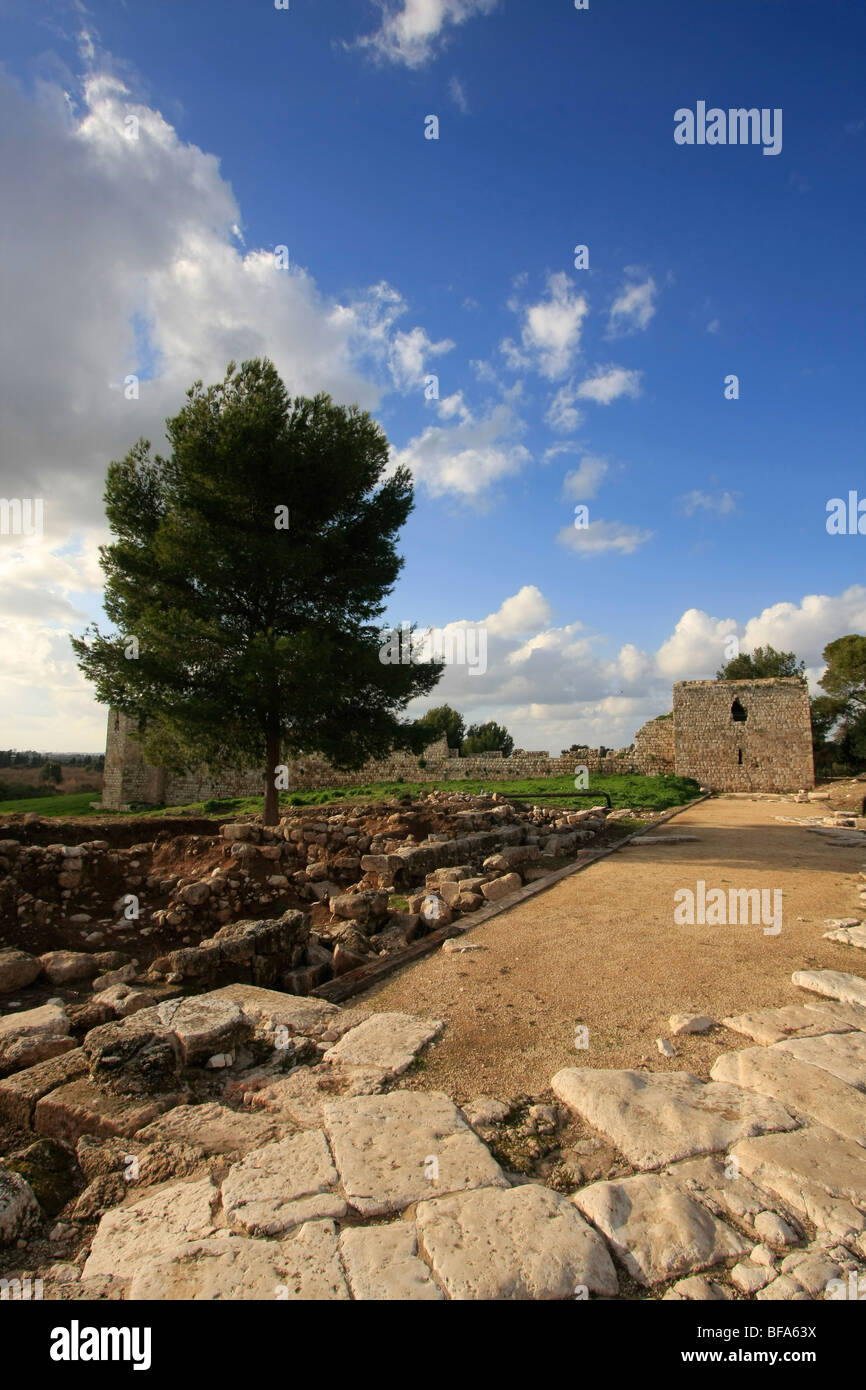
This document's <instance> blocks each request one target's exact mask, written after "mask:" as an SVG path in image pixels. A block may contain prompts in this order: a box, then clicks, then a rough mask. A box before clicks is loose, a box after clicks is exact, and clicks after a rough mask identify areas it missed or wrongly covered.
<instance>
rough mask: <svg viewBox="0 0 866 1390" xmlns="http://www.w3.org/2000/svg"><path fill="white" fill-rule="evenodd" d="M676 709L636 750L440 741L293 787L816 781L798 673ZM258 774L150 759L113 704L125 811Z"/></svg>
mask: <svg viewBox="0 0 866 1390" xmlns="http://www.w3.org/2000/svg"><path fill="white" fill-rule="evenodd" d="M673 706H674V707H673V712H672V713H671V714H667V715H662V716H660V717H659V718H657V719H651V720H650V721H649V722H648V723H646V724H644V725H643V727H642V728H640V729H638V731H637V733H636V734H635V741H634V745H633V746H632V747H631V748H624V749H619V750H617V751H613V750H610V749H606V748H594V749H592V748H581V749H579V751H576V752H572V751H568V750H564V751H563V752H562V753H561V754H560V755H559V757H551V756H550V755H549V754H548V753H546V752H526V751H524V750H523V749H517V750H515V752H514V753H513V754H512V755H511V757H510V758H508V759H503V757H502V755H501V753H484V754H482V755H480V756H478V757H472V758H461V757H459V756H458V753H457V750H456V749H454V748H449V747H448V746H447V744H446V742H445V740H444V739H441V740H439V742H437V743H434V744H431V745H430V747H429V748H428V749H427V750H426V752H425V753H424V754H423V755H422V756H421V757H416V756H415V755H413V754H410V753H395V754H392V756H391V757H389V758H386V759H383V760H382V761H379V762H370V763H367V764H366V765H365V766H364V767H363V768H361V769H360V770H359V771H357V772H340V771H337V770H335V769H334V768H333V767H331V765H330V764H329V763H328V762H327V761H326V760H325V759H324V758H321V757H319V756H318V754H308V755H305V756H302V757H298V758H294V759H290V760H288V769H289V786H290V788H291V789H293V790H297V791H309V790H315V789H316V788H320V787H328V786H341V785H342V786H363V785H364V784H366V783H367V782H392V781H397V780H399V779H403V780H404V781H407V782H434V781H451V780H454V781H457V780H460V779H463V778H480V779H482V780H486V779H490V780H491V781H493V780H496V781H502V780H504V779H505V778H508V779H512V778H526V777H564V776H573V775H574V773H575V770H576V768H578V767H581V766H583V767H586V768H587V769H588V770H589V772H591V773H595V774H599V775H603V776H613V775H615V774H620V773H640V774H648V775H658V774H662V773H676V774H677V775H678V776H681V777H694V778H695V779H696V780H697V781H698V782H700V783H701V785H702V786H706V787H710V788H712V789H713V790H714V791H771V792H772V791H796V790H798V789H800V788H801V787H802V788H808V787H812V786H814V766H813V761H812V727H811V718H810V710H809V695H808V690H807V687H806V685H805V683H804V682H803V681H801V680H799V679H797V678H796V677H788V678H784V679H778V680H752V681H713V680H702V681H678V682H677V683H676V684H675V685H674V687H673ZM261 791H262V773H261V772H260V771H258V770H254V771H243V770H242V771H239V770H233V769H223V770H219V771H215V770H213V769H207V768H202V767H199V768H192V769H189V770H188V771H186V772H182V773H176V772H172V771H170V770H168V769H166V768H164V767H158V766H155V765H153V764H151V763H149V762H148V761H147V759H146V758H145V755H144V750H143V748H142V746H141V743H140V742H139V741H138V739H137V737H136V726H135V721H134V720H132V719H130V718H128V717H127V716H126V715H123V714H120V713H119V712H118V711H116V710H111V711H110V712H109V716H108V737H107V742H106V751H105V775H104V782H103V795H102V804H103V806H104V807H105V808H106V809H107V810H112V811H119V810H123V809H125V808H128V807H130V806H134V805H165V806H183V805H186V804H189V803H191V802H194V801H204V800H207V799H209V798H213V799H223V798H230V797H241V796H259V795H261Z"/></svg>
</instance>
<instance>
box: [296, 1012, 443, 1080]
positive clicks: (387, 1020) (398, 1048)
mask: <svg viewBox="0 0 866 1390" xmlns="http://www.w3.org/2000/svg"><path fill="white" fill-rule="evenodd" d="M444 1027H445V1024H444V1023H443V1022H442V1021H441V1020H440V1019H437V1018H416V1017H415V1016H414V1015H413V1014H401V1013H382V1014H371V1015H370V1017H369V1018H367V1019H365V1021H364V1022H363V1023H359V1024H358V1026H357V1028H352V1029H350V1030H349V1032H348V1033H344V1034H343V1036H342V1037H341V1038H340V1040H339V1042H336V1043H335V1044H334V1046H333V1047H331V1048H329V1049H328V1051H327V1052H326V1053H325V1056H324V1059H323V1060H324V1061H326V1062H336V1063H339V1064H340V1065H341V1066H343V1067H362V1068H365V1069H377V1070H381V1071H382V1072H384V1073H385V1075H386V1076H389V1077H391V1076H401V1075H402V1073H403V1072H404V1071H407V1070H408V1068H409V1067H410V1066H411V1065H412V1063H413V1061H414V1060H415V1058H416V1056H417V1055H418V1053H419V1052H420V1051H421V1048H422V1047H424V1046H426V1044H427V1043H429V1042H432V1041H433V1039H434V1038H435V1037H438V1035H439V1034H440V1033H441V1032H442V1029H443V1028H444Z"/></svg>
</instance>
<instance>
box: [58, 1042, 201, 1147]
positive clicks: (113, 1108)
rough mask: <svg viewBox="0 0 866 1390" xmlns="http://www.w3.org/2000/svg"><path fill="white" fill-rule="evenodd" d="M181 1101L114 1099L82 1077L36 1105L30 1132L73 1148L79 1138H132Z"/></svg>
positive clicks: (156, 1098) (153, 1098) (141, 1098)
mask: <svg viewBox="0 0 866 1390" xmlns="http://www.w3.org/2000/svg"><path fill="white" fill-rule="evenodd" d="M71 1055H72V1054H70V1056H71ZM61 1060H62V1059H61ZM180 1099H181V1097H180V1096H177V1095H173V1096H172V1095H168V1096H164V1095H160V1096H141V1097H138V1096H117V1095H113V1094H110V1093H108V1092H106V1091H103V1090H101V1089H100V1088H99V1087H98V1086H95V1085H94V1084H93V1082H91V1081H88V1080H87V1079H86V1078H83V1077H82V1078H81V1079H80V1080H78V1081H70V1082H69V1083H68V1084H67V1085H64V1086H58V1087H56V1088H54V1089H53V1090H51V1091H49V1092H48V1094H47V1095H44V1096H42V1097H41V1098H40V1099H39V1100H38V1101H37V1102H36V1107H35V1110H34V1113H33V1128H34V1129H35V1130H36V1132H37V1134H44V1135H46V1137H48V1138H51V1139H62V1140H63V1141H64V1143H66V1144H76V1143H77V1142H78V1140H79V1139H80V1138H81V1136H82V1134H95V1135H100V1136H101V1137H103V1138H107V1137H109V1136H110V1135H119V1136H121V1137H123V1138H131V1137H132V1135H133V1134H137V1133H138V1131H139V1130H140V1129H143V1128H144V1126H145V1125H147V1124H150V1122H151V1120H155V1119H156V1117H157V1116H158V1115H161V1114H162V1113H163V1111H165V1110H167V1109H169V1107H170V1106H173V1105H176V1104H177V1103H178V1101H179V1100H180Z"/></svg>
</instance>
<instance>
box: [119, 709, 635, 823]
mask: <svg viewBox="0 0 866 1390" xmlns="http://www.w3.org/2000/svg"><path fill="white" fill-rule="evenodd" d="M133 728H134V724H133V721H131V720H130V719H128V718H127V717H126V716H125V715H122V714H118V713H117V712H116V711H114V710H112V711H111V712H110V714H109V720H108V740H107V746H106V756H105V777H104V781H103V793H102V804H103V806H104V807H106V809H107V810H111V811H118V810H121V809H122V808H123V807H124V806H130V805H133V804H136V803H142V804H148V805H158V804H163V805H166V806H185V805H188V804H190V803H191V802H194V801H206V800H209V799H215V800H219V799H222V798H227V797H242V796H261V794H262V782H263V774H262V773H261V772H260V771H253V772H249V771H243V770H236V769H231V768H226V769H225V770H224V771H221V772H211V771H208V769H206V768H193V769H190V770H189V771H187V772H183V773H174V772H170V771H168V770H166V769H164V768H157V767H153V766H151V765H150V764H149V763H147V762H146V760H145V758H144V753H143V751H142V747H141V744H140V743H138V741H137V740H136V738H135V737H134V735H133V732H132V731H133ZM422 763H423V764H424V765H423V766H421V764H422ZM287 766H288V769H289V778H288V780H289V789H290V790H294V791H315V790H317V789H319V788H321V787H333V786H356V787H360V786H365V785H366V784H367V783H368V782H394V781H398V780H399V779H401V778H402V779H403V781H406V782H441V781H461V780H463V779H466V778H474V779H479V780H487V779H489V780H490V781H503V780H505V779H508V780H509V781H510V780H512V779H516V778H527V777H573V776H574V773H575V769H576V768H577V767H579V766H585V767H587V768H588V769H589V771H590V772H591V773H593V774H600V775H602V776H614V775H616V774H618V773H640V772H645V771H646V772H649V771H653V770H655V769H654V768H652V767H650V766H649V764H648V762H647V761H646V760H643V759H641V758H640V757H638V755H637V754H636V753H635V751H634V750H632V749H627V748H626V749H621V750H619V751H618V752H613V751H611V750H606V749H605V750H600V749H597V748H596V749H589V748H588V749H583V750H581V751H580V752H579V753H562V754H561V755H560V756H559V757H558V758H553V757H550V756H549V754H547V753H544V752H523V751H521V750H518V751H516V752H515V753H513V754H512V756H511V757H510V758H503V757H502V755H501V753H498V752H497V753H485V754H482V755H479V756H478V757H474V758H460V757H458V756H457V755H456V749H453V748H448V746H447V744H446V743H445V741H444V740H440V741H439V742H437V743H434V744H432V745H431V746H430V747H429V748H428V749H427V751H426V753H425V754H423V755H422V756H421V757H420V758H418V757H416V756H415V755H414V754H409V753H395V754H393V755H392V756H391V757H389V758H385V759H382V760H380V761H376V762H369V763H366V764H365V765H364V767H362V768H360V769H359V770H358V771H357V772H343V771H338V770H336V769H335V768H333V767H332V766H331V765H330V763H328V762H327V761H326V759H324V758H321V757H319V756H318V755H317V754H307V755H305V756H303V757H299V758H294V759H289V760H288V762H287Z"/></svg>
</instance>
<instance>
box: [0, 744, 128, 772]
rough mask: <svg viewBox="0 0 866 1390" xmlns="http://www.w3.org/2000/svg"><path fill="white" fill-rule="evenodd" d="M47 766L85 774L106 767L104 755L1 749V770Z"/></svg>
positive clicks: (99, 770) (100, 770)
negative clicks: (69, 769)
mask: <svg viewBox="0 0 866 1390" xmlns="http://www.w3.org/2000/svg"><path fill="white" fill-rule="evenodd" d="M47 764H51V765H53V766H61V765H62V766H63V767H80V768H81V769H82V771H83V772H102V771H103V769H104V767H105V754H104V753H36V752H34V751H33V750H32V749H29V748H27V749H22V748H0V768H2V767H34V768H42V767H45V766H46V765H47Z"/></svg>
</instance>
